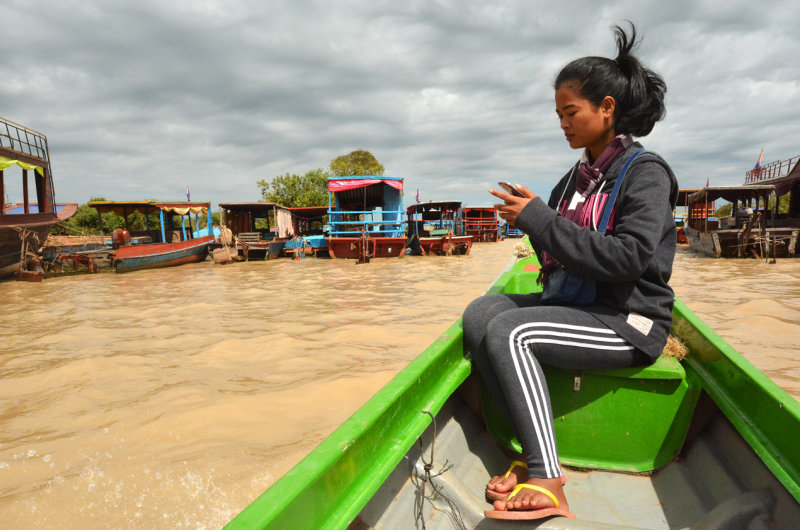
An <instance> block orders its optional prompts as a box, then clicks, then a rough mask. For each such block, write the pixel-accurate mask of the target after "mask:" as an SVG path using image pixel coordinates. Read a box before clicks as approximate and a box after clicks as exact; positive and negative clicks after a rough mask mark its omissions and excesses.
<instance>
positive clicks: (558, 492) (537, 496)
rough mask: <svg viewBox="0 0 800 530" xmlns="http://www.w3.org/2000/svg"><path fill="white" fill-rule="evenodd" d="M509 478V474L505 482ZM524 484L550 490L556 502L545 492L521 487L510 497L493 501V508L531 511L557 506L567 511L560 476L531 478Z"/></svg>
mask: <svg viewBox="0 0 800 530" xmlns="http://www.w3.org/2000/svg"><path fill="white" fill-rule="evenodd" d="M512 475H513V473H512ZM509 480H511V476H510V475H509V477H508V478H507V479H506V482H507V481H509ZM520 484H521V482H520ZM525 484H530V485H532V486H538V487H540V488H544V489H545V490H547V491H549V492H551V493H552V494H553V496H554V497H555V499H556V500H557V501H558V503H556V502H554V500H553V499H552V498H551V497H550V496H548V495H547V494H546V493H543V492H541V491H537V490H534V489H528V488H523V489H520V490H519V491H518V492H517V494H516V495H514V496H513V497H511V498H510V499H502V500H498V501H495V502H494V509H495V510H497V511H531V510H540V509H543V508H559V509H561V510H563V511H565V512H569V503H567V497H566V495H565V494H564V487H563V485H562V484H561V479H560V478H532V479H528V480H526V481H525ZM501 485H502V484H498V486H497V487H500V486H501Z"/></svg>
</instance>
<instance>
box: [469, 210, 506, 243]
mask: <svg viewBox="0 0 800 530" xmlns="http://www.w3.org/2000/svg"><path fill="white" fill-rule="evenodd" d="M461 215H462V216H463V217H464V226H465V228H466V230H467V233H468V234H469V235H471V236H472V239H473V241H475V242H476V243H478V242H481V243H486V242H494V241H497V239H498V235H499V231H498V229H499V228H500V221H499V219H498V218H497V210H495V209H494V208H492V207H488V206H465V207H464V208H462V209H461Z"/></svg>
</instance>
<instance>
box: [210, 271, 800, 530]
mask: <svg viewBox="0 0 800 530" xmlns="http://www.w3.org/2000/svg"><path fill="white" fill-rule="evenodd" d="M538 271H539V266H538V263H537V262H536V258H535V257H530V258H525V259H522V260H518V261H516V262H515V263H513V264H512V265H511V266H510V267H509V268H508V269H507V270H506V271H504V272H503V273H502V274H500V276H499V277H498V278H497V280H496V281H495V283H494V285H492V286H491V287H490V289H489V292H490V293H509V294H526V293H531V292H535V291H538V290H540V289H541V286H539V285H538V284H537V281H536V279H537V277H538V275H539V273H538ZM673 317H674V323H673V327H672V332H673V333H674V334H675V335H676V336H677V337H679V338H680V339H681V340H683V341H684V343H685V345H686V346H687V348H688V350H689V355H688V356H687V357H685V358H684V359H683V360H681V361H678V360H677V359H676V358H674V357H669V356H663V355H662V356H661V357H660V358H659V359H658V360H657V361H656V363H655V364H653V365H651V366H646V367H632V368H624V369H618V370H583V371H571V370H561V369H557V368H554V367H548V366H544V367H543V368H544V372H545V377H546V379H547V386H548V387H549V391H550V396H551V399H552V408H553V419H554V420H555V421H554V427H555V431H556V438H557V440H558V446H559V447H558V448H559V460H560V463H561V464H562V466H565V467H562V471H564V473H566V476H567V478H568V482H567V483H566V485H565V492H566V494H567V498H568V500H569V502H570V506H569V507H570V511H571V512H573V513H574V514H576V515H577V517H578V519H577V520H575V521H572V520H571V519H564V518H555V519H550V520H546V519H541V520H538V521H518V522H514V521H499V522H498V521H494V520H490V519H486V518H484V511H485V510H489V509H491V504H489V503H487V502H486V500H485V498H484V494H485V490H484V487H485V485H486V483H487V482H488V480H489V479H490V478H491V477H492V476H493V475H500V474H502V473H503V472H505V471H506V469H508V467H509V464H510V463H511V461H512V460H515V459H519V457H518V456H517V457H514V456H511V455H513V454H515V452H517V451H519V444H518V443H517V441H516V440H515V439H514V438H513V430H512V428H511V426H510V424H509V423H508V421H507V419H506V418H505V417H504V416H503V413H502V412H501V411H500V408H499V407H498V406H497V405H496V404H495V403H494V402H493V401H491V400H490V399H488V396H489V394H488V392H487V390H486V388H485V387H483V386H482V384H481V383H480V381H478V379H477V378H476V377H475V375H474V374H472V364H471V362H470V360H469V357H470V352H469V351H468V350H467V349H465V348H464V343H463V330H462V326H461V322H460V321H456V322H454V323H453V325H452V326H450V328H449V329H447V330H446V331H445V332H444V333H443V334H442V335H441V336H439V337H438V338H437V339H435V340H434V341H433V342H432V343H431V344H430V345H429V346H428V348H427V349H426V350H425V351H423V352H422V353H421V354H420V355H419V356H418V357H417V358H416V359H414V360H413V361H412V362H411V363H410V364H408V366H406V367H405V368H404V369H403V370H402V371H401V372H400V373H398V374H397V375H396V376H395V377H394V378H393V379H392V380H391V381H390V382H389V383H387V384H386V386H384V387H383V388H382V389H381V390H379V391H378V392H377V393H376V394H375V395H374V396H373V397H372V398H371V399H370V400H369V401H367V402H366V403H365V404H364V405H363V406H362V407H361V408H360V409H359V410H357V411H356V412H355V413H354V414H353V415H352V416H351V417H350V418H349V419H347V420H346V421H345V422H344V423H343V424H342V425H341V426H339V427H338V428H337V429H336V430H335V431H334V432H333V433H332V434H330V435H329V436H328V437H327V438H326V439H325V440H323V441H322V442H321V443H320V444H319V445H317V446H316V448H314V450H313V451H311V453H309V454H308V455H307V456H306V457H305V458H304V459H303V460H302V461H300V462H299V463H298V464H297V465H296V466H295V467H293V468H292V469H291V470H289V471H288V472H287V473H286V474H285V475H284V476H283V477H281V478H280V480H278V481H277V482H275V483H274V484H272V485H271V486H270V488H269V489H268V490H267V491H266V492H264V493H263V494H262V495H260V496H259V497H258V498H257V499H255V500H254V501H253V502H252V504H250V505H249V506H248V507H247V508H245V509H244V510H243V511H242V512H241V513H240V514H239V515H238V516H237V517H236V518H235V519H233V520H232V521H231V522H230V523H229V524H228V525H227V526H226V527H225V528H226V529H229V530H238V529H248V530H250V529H256V528H258V529H275V530H278V529H284V528H353V529H356V528H358V529H360V528H387V529H394V528H429V529H434V528H436V529H445V528H485V529H487V530H488V529H504V528H509V529H512V528H513V529H521V528H534V527H537V526H539V524H541V528H573V527H575V528H605V529H614V528H618V529H620V530H621V529H623V528H628V529H630V528H720V529H721V528H725V529H727V528H741V529H745V528H751V529H755V528H764V529H766V528H796V527H797V522H798V521H800V445H798V443H797V440H798V439H799V438H800V403H798V402H797V400H795V399H794V398H792V397H791V396H790V395H788V394H787V393H786V392H785V391H783V390H781V389H780V388H778V387H777V385H775V383H774V382H773V381H771V380H770V379H768V378H767V377H766V376H765V375H764V374H763V373H762V372H760V371H759V370H758V369H756V368H755V367H754V366H753V365H752V364H750V363H749V362H748V361H747V360H745V359H744V357H742V355H741V354H739V353H738V352H737V351H736V350H734V349H733V348H732V347H731V346H730V345H729V344H727V343H726V342H725V341H723V340H722V339H721V338H720V337H719V336H718V335H717V334H715V333H714V332H713V331H712V330H711V329H710V328H709V327H708V325H707V324H705V323H704V322H703V321H702V320H701V319H700V318H699V317H697V315H695V314H694V313H692V311H691V310H690V309H689V308H688V307H686V305H684V304H683V303H681V301H680V300H677V299H676V300H675V306H674V308H673ZM520 399H522V398H520Z"/></svg>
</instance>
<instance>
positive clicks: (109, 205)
mask: <svg viewBox="0 0 800 530" xmlns="http://www.w3.org/2000/svg"><path fill="white" fill-rule="evenodd" d="M87 204H88V205H89V206H90V207H92V208H94V209H95V210H97V211H98V212H99V213H101V214H102V213H108V212H114V213H115V214H117V215H119V216H120V217H127V216H128V215H130V214H132V213H133V212H136V211H139V212H141V213H142V214H144V215H145V216H146V215H148V214H149V213H150V211H158V210H161V211H163V212H164V213H166V214H169V213H172V214H175V215H187V214H189V213H193V214H195V215H200V214H201V213H203V214H204V213H208V210H209V208H211V203H210V202H158V201H127V202H126V201H90V202H89V203H87Z"/></svg>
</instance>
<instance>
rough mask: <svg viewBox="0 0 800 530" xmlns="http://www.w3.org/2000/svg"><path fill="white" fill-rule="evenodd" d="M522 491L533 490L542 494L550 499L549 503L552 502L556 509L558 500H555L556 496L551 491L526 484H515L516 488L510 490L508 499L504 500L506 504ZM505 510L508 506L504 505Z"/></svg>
mask: <svg viewBox="0 0 800 530" xmlns="http://www.w3.org/2000/svg"><path fill="white" fill-rule="evenodd" d="M524 489H528V490H534V491H538V492H539V493H544V494H545V495H547V496H548V497H549V498H550V500H551V501H553V504H554V505H555V508H558V499H557V498H556V496H555V495H554V494H553V492H552V491H550V490H549V489H547V488H543V487H541V486H536V485H535V484H526V483H522V484H517V487H516V488H514V489H513V490H511V493H509V494H508V497H507V498H506V503H508V501H510V500H511V499H512V498H513V497H514V496H515V495H516V494H517V493H519V492H520V491H522V490H524ZM506 510H508V504H506Z"/></svg>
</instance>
